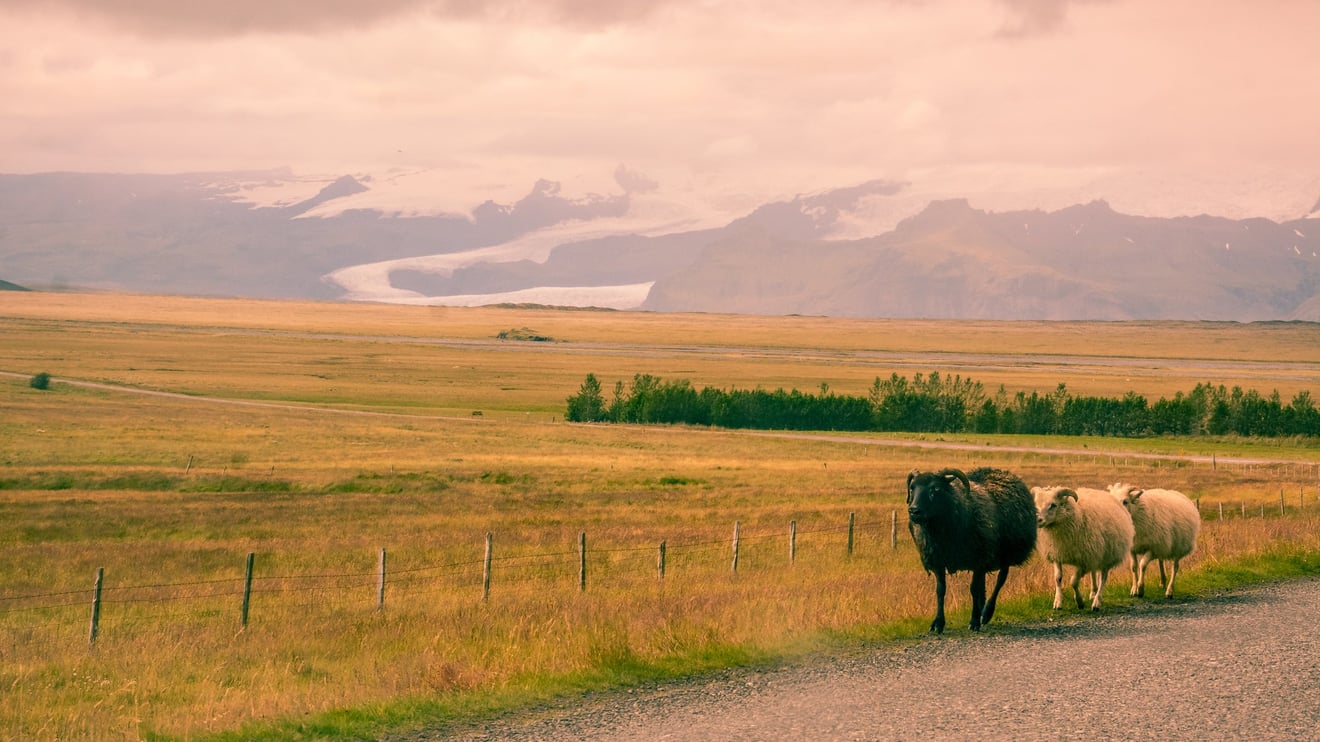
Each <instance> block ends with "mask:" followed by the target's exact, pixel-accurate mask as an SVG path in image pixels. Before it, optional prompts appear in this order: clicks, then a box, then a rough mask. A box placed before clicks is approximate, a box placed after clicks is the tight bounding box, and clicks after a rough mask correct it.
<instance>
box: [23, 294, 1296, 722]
mask: <svg viewBox="0 0 1320 742" xmlns="http://www.w3.org/2000/svg"><path fill="white" fill-rule="evenodd" d="M523 327H526V328H530V329H532V330H534V331H535V332H536V333H537V334H541V335H546V336H550V337H551V338H553V339H554V341H553V342H543V343H529V342H520V341H500V340H497V339H495V338H496V335H497V334H498V333H499V332H500V331H503V330H509V329H515V328H523ZM932 370H938V371H940V372H941V373H961V374H963V375H964V376H971V377H972V378H974V379H976V380H978V381H982V382H984V383H986V385H987V386H988V387H990V388H992V389H993V388H995V387H997V386H998V385H999V384H1003V385H1005V387H1006V388H1007V389H1009V390H1010V391H1016V390H1019V389H1021V390H1026V391H1041V392H1048V391H1050V390H1052V389H1053V388H1054V387H1055V386H1057V384H1059V383H1061V382H1062V383H1066V384H1067V386H1068V388H1069V389H1070V390H1072V391H1074V392H1076V393H1084V394H1113V395H1118V394H1122V393H1124V392H1126V391H1136V392H1138V393H1141V394H1145V395H1148V396H1152V397H1157V396H1162V395H1172V394H1173V393H1174V392H1177V391H1186V390H1188V389H1190V388H1191V387H1192V386H1193V385H1195V384H1196V383H1198V382H1202V381H1208V382H1212V383H1215V384H1219V383H1224V384H1226V385H1229V386H1233V385H1241V386H1243V387H1244V388H1255V389H1259V390H1261V391H1265V392H1268V391H1269V390H1273V389H1277V390H1279V391H1280V393H1281V394H1283V395H1284V396H1285V398H1287V397H1290V396H1292V395H1293V394H1295V393H1296V392H1297V391H1299V390H1302V389H1309V390H1312V391H1313V393H1314V392H1315V391H1316V387H1317V386H1320V384H1317V382H1320V326H1317V325H1307V324H1263V325H1235V324H1229V323H941V322H909V321H895V322H886V321H877V320H840V319H824V318H812V317H779V318H774V317H741V316H739V317H735V316H718V315H652V314H634V313H618V312H582V311H560V310H545V309H530V308H522V309H516V308H486V309H441V308H410V307H389V306H375V305H346V304H316V303H296V302H258V301H238V300H218V299H214V300H213V299H186V298H176V297H143V296H115V295H65V294H17V293H15V294H8V293H5V292H0V371H2V372H9V373H10V374H12V375H10V376H0V409H2V410H3V417H2V418H0V514H3V516H4V517H3V518H0V543H2V544H4V545H5V551H6V554H7V557H8V558H7V559H5V560H4V561H3V562H0V656H2V657H3V660H4V661H3V662H0V688H4V691H3V694H2V695H0V731H3V732H5V736H10V737H23V738H32V739H43V738H45V739H68V738H80V737H82V738H101V737H112V736H113V737H127V738H135V737H155V738H189V739H197V738H206V737H221V738H224V737H231V738H252V737H262V736H268V737H273V738H288V737H303V738H315V737H352V736H360V737H370V736H375V735H379V734H382V733H384V732H385V731H388V730H406V729H409V728H412V727H416V726H420V725H424V724H428V723H434V722H435V721H436V720H442V721H443V720H449V721H463V720H471V719H473V718H480V715H481V714H483V713H488V712H490V711H492V710H497V709H503V708H518V707H520V706H523V705H526V704H529V703H534V702H536V701H538V700H544V699H546V698H549V697H551V696H553V695H556V694H565V693H569V694H571V693H573V692H577V691H580V690H582V689H586V688H605V687H612V686H615V685H618V684H627V683H633V682H641V681H645V680H647V679H654V678H664V677H677V676H682V675H685V674H689V673H692V672H697V671H701V670H703V669H711V668H716V667H721V666H726V665H729V664H736V663H751V662H763V661H775V660H777V659H782V658H785V657H792V656H795V655H797V654H799V653H802V652H808V651H819V650H821V649H825V648H828V647H829V646H831V644H832V643H834V642H858V641H885V640H888V639H890V638H894V637H904V638H910V637H917V636H920V635H921V634H922V632H923V631H924V628H925V625H926V624H927V623H928V622H929V619H930V614H931V612H932V601H933V598H932V596H931V592H932V591H931V587H930V584H931V583H930V579H929V577H927V576H926V575H925V574H924V573H922V572H921V570H920V567H919V564H918V562H917V560H916V555H915V553H914V552H913V549H912V546H911V543H910V540H909V539H908V538H907V537H906V534H904V533H902V532H901V529H902V525H903V521H902V519H901V516H899V515H898V514H899V513H900V511H901V509H902V507H901V506H902V503H903V493H902V482H903V480H904V477H905V475H906V473H907V471H909V470H910V469H911V468H913V467H921V468H926V469H930V468H938V467H942V466H960V467H964V468H972V467H975V466H980V465H995V466H1004V467H1008V468H1011V469H1013V470H1015V471H1017V472H1018V473H1020V474H1021V475H1023V476H1024V478H1026V479H1027V481H1028V482H1029V483H1032V484H1037V483H1039V484H1047V483H1058V482H1069V483H1077V484H1091V485H1103V484H1105V483H1108V482H1111V481H1115V480H1120V479H1121V480H1125V481H1132V482H1135V483H1139V484H1145V485H1147V486H1154V485H1157V484H1158V485H1160V486H1168V487H1175V488H1179V489H1182V490H1183V491H1185V492H1188V493H1189V494H1190V495H1192V496H1193V497H1196V498H1199V499H1200V500H1201V503H1202V508H1203V512H1204V513H1205V516H1206V523H1205V527H1204V530H1203V532H1202V533H1203V535H1202V540H1201V543H1200V546H1199V548H1198V550H1197V552H1196V554H1195V555H1194V556H1193V557H1192V559H1191V560H1190V563H1189V564H1188V566H1187V572H1186V573H1185V576H1184V577H1180V581H1179V587H1180V592H1185V593H1186V594H1187V595H1188V596H1195V595H1196V594H1198V593H1203V592H1205V591H1208V590H1213V589H1217V588H1219V587H1223V586H1226V585H1229V584H1233V583H1236V582H1239V581H1243V580H1257V579H1267V578H1273V577H1277V576H1286V575H1290V574H1297V573H1302V572H1315V571H1316V570H1317V569H1320V527H1318V526H1320V518H1318V517H1317V512H1318V510H1317V508H1316V499H1317V496H1318V495H1320V492H1317V489H1316V482H1317V469H1316V462H1317V460H1320V444H1317V442H1316V441H1313V440H1286V441H1244V440H1236V439H1224V440H1213V441H1211V440H1187V439H1161V440H1138V441H1119V440H1113V439H1060V438H1052V439H1034V440H1026V439H1020V438H1013V439H1009V438H1003V437H998V438H996V437H960V438H958V439H957V440H956V441H955V440H953V438H952V437H948V436H946V438H949V440H947V441H939V440H935V439H933V438H931V437H929V436H925V437H923V436H906V437H903V438H905V439H906V441H907V443H906V444H905V443H903V442H901V441H894V440H893V437H890V436H886V437H885V438H884V439H881V438H878V437H875V436H865V435H842V434H830V435H820V436H810V435H793V434H782V433H770V434H764V433H754V432H747V431H745V432H733V431H722V430H711V429H696V428H671V427H630V426H616V427H610V426H581V425H568V424H565V423H563V422H562V414H563V408H564V400H565V398H566V397H567V396H568V395H570V394H573V393H575V392H576V391H577V388H578V386H579V385H580V384H581V381H582V378H583V377H584V376H585V375H586V374H587V373H595V374H597V375H598V376H599V377H600V378H601V379H602V381H603V382H604V383H605V384H606V387H607V389H608V388H609V386H611V385H612V384H613V382H614V380H616V379H622V380H627V379H630V378H631V377H632V375H633V374H634V373H650V374H654V375H657V376H661V377H664V378H687V379H690V380H692V381H693V383H694V384H696V385H697V386H703V385H706V384H711V385H716V386H721V387H731V386H741V387H756V386H763V387H766V388H776V387H781V386H782V387H784V388H793V387H796V388H799V389H804V390H814V389H817V388H818V387H819V386H820V384H822V383H826V384H828V385H829V386H830V388H831V389H833V390H835V391H837V392H840V393H848V394H862V393H864V391H865V389H866V388H867V387H868V386H869V385H870V383H871V381H872V380H873V379H874V378H875V377H876V376H877V375H880V376H888V375H889V374H890V373H894V372H897V373H900V374H905V375H911V374H912V373H914V372H918V371H919V372H922V373H929V372H930V371H932ZM38 372H47V373H50V374H51V376H52V377H53V379H54V381H53V383H52V384H51V387H50V389H49V390H46V391H40V390H36V389H33V388H31V387H30V386H29V385H28V383H27V380H28V378H29V377H30V376H31V375H32V374H35V373H38ZM73 382H92V383H94V384H99V385H104V386H97V385H87V384H84V383H73ZM143 392H157V394H147V393H143ZM475 413H480V414H475ZM955 442H956V443H971V444H973V447H971V448H963V449H938V448H922V447H917V446H918V445H931V444H938V443H955ZM1030 447H1043V448H1049V449H1054V450H1055V451H1056V452H1054V453H1039V452H1031V451H1026V450H1022V449H1025V448H1030ZM1151 453H1154V454H1159V455H1161V456H1165V457H1169V458H1141V457H1139V455H1141V454H1151ZM1209 455H1214V456H1215V457H1217V459H1216V461H1215V462H1213V463H1211V462H1204V461H1202V462H1188V461H1182V460H1178V459H1176V458H1172V457H1178V456H1209ZM1243 459H1251V460H1252V463H1246V462H1243V461H1240V460H1243ZM1281 496H1282V498H1283V500H1284V504H1285V506H1286V507H1285V513H1284V514H1283V515H1280V514H1279V503H1280V498H1281ZM1303 504H1304V505H1305V507H1304V508H1302V507H1298V506H1299V505H1303ZM1220 505H1223V506H1224V509H1225V517H1224V519H1223V520H1220V519H1219V506H1220ZM850 514H854V515H855V520H856V530H855V532H854V551H853V553H852V555H851V557H850V556H849V555H848V553H847V542H848V530H847V523H848V520H849V516H850ZM895 518H898V523H899V526H900V537H899V538H898V541H897V547H896V548H895V547H894V546H892V545H891V527H892V525H893V523H894V520H895ZM790 521H792V522H794V523H795V525H796V533H797V541H796V549H797V550H796V555H795V558H794V560H793V561H792V562H791V563H790V560H789V541H788V533H789V523H790ZM735 522H736V523H737V524H738V529H739V535H740V547H739V562H738V569H737V571H736V572H735V571H734V570H733V569H732V543H731V542H732V534H733V530H734V524H735ZM488 533H489V534H491V539H492V544H493V550H492V554H493V556H492V569H491V587H490V592H489V597H488V598H486V599H483V592H484V591H483V566H484V565H483V561H484V551H485V543H486V535H487V534H488ZM584 533H585V534H586V543H587V588H586V590H585V591H583V590H581V589H580V586H579V579H580V573H579V567H580V562H579V553H578V539H579V536H580V534H584ZM662 542H664V544H665V549H666V551H665V553H666V572H665V576H664V578H663V579H661V577H660V576H659V570H658V566H659V565H658V561H659V546H660V544H661V543H662ZM381 549H385V551H386V555H387V569H386V573H387V580H386V586H385V598H384V604H383V607H382V606H380V604H379V598H380V594H379V585H378V582H377V580H378V573H379V560H380V550H381ZM249 553H252V554H254V555H255V569H254V581H253V591H252V594H251V605H250V614H249V618H250V620H249V624H248V626H247V627H246V628H243V627H242V625H241V623H240V619H241V616H240V610H241V595H242V582H243V577H244V560H245V557H246V555H247V554H249ZM98 569H104V574H105V579H104V588H103V596H104V597H103V603H102V606H101V615H100V624H99V635H98V637H97V641H96V643H95V645H94V646H93V645H90V643H89V641H88V639H89V614H90V609H91V594H92V585H93V580H94V575H95V574H96V571H97V570H98ZM1046 573H1047V570H1046V568H1045V566H1044V565H1043V564H1042V563H1041V562H1040V561H1039V560H1038V559H1037V560H1033V562H1032V563H1030V564H1029V565H1028V566H1027V567H1026V568H1025V569H1024V570H1023V572H1022V574H1020V575H1017V576H1016V577H1014V578H1011V579H1010V581H1009V585H1008V587H1007V588H1006V593H1005V597H1006V602H1005V603H1004V605H1003V607H1002V608H1001V611H1002V613H1001V617H1000V618H997V619H996V621H999V620H1001V618H1002V620H1004V621H1030V620H1042V619H1044V618H1045V617H1046V616H1048V614H1049V601H1050V598H1051V596H1052V592H1051V588H1049V587H1048V578H1047V576H1046ZM1112 583H1113V586H1112V587H1111V588H1110V591H1109V594H1108V595H1107V596H1106V603H1107V606H1108V607H1107V610H1114V611H1122V610H1130V609H1133V608H1134V607H1135V606H1136V605H1137V603H1138V602H1139V601H1133V600H1131V599H1129V598H1128V597H1127V595H1126V590H1127V586H1128V584H1129V580H1128V578H1127V577H1125V576H1123V575H1115V576H1114V578H1113V579H1112ZM965 595H966V577H965V576H962V579H958V578H957V577H955V578H954V579H953V581H952V585H951V588H950V600H951V604H950V609H951V618H950V633H952V634H958V633H966V629H965V622H966V617H965V611H966V600H965ZM1084 618H1086V620H1092V619H1091V617H1084ZM1094 620H1103V616H1101V617H1099V618H1097V619H1094ZM990 630H992V631H993V626H992V627H991V629H990Z"/></svg>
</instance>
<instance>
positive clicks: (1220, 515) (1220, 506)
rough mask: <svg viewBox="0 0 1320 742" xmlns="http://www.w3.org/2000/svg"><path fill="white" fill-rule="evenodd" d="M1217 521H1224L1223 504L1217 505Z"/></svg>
mask: <svg viewBox="0 0 1320 742" xmlns="http://www.w3.org/2000/svg"><path fill="white" fill-rule="evenodd" d="M1219 519H1220V520H1223V519H1224V503H1222V502H1221V503H1219Z"/></svg>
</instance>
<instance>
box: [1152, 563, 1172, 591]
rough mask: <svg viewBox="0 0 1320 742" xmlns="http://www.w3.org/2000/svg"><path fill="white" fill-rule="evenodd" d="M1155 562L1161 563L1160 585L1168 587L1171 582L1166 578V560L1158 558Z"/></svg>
mask: <svg viewBox="0 0 1320 742" xmlns="http://www.w3.org/2000/svg"><path fill="white" fill-rule="evenodd" d="M1155 563H1156V564H1158V565H1160V587H1163V588H1167V587H1168V586H1169V582H1168V580H1166V579H1164V560H1163V559H1156V560H1155Z"/></svg>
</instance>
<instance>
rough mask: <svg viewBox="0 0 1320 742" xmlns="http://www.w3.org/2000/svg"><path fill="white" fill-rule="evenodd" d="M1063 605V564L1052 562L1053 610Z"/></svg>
mask: <svg viewBox="0 0 1320 742" xmlns="http://www.w3.org/2000/svg"><path fill="white" fill-rule="evenodd" d="M1062 607H1063V565H1062V564H1059V563H1058V562H1054V610H1056V611H1057V610H1059V609H1060V608H1062Z"/></svg>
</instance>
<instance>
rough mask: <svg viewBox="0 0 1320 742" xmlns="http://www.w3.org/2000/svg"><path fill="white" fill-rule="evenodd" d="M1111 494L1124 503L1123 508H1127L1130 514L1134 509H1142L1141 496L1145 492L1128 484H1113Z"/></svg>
mask: <svg viewBox="0 0 1320 742" xmlns="http://www.w3.org/2000/svg"><path fill="white" fill-rule="evenodd" d="M1109 492H1110V494H1112V495H1113V496H1114V497H1116V498H1117V499H1118V501H1119V502H1121V503H1123V507H1124V508H1127V510H1128V512H1131V511H1132V508H1134V507H1140V501H1141V495H1142V493H1144V492H1145V490H1142V489H1138V488H1136V487H1132V486H1130V485H1126V484H1111V485H1109Z"/></svg>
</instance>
